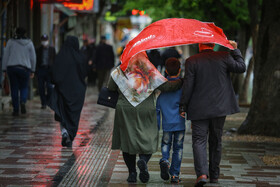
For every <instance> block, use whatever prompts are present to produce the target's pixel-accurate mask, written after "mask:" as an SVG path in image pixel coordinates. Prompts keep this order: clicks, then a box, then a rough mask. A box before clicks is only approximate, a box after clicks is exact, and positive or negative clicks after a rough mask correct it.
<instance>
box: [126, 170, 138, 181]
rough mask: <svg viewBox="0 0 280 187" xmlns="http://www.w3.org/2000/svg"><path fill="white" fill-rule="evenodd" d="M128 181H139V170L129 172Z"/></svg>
mask: <svg viewBox="0 0 280 187" xmlns="http://www.w3.org/2000/svg"><path fill="white" fill-rule="evenodd" d="M127 182H129V183H135V182H137V172H131V173H129V176H128V178H127Z"/></svg>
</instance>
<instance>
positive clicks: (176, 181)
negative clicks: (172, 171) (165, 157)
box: [170, 176, 181, 184]
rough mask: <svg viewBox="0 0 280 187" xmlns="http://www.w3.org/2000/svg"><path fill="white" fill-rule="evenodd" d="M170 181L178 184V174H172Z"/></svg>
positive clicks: (179, 180)
mask: <svg viewBox="0 0 280 187" xmlns="http://www.w3.org/2000/svg"><path fill="white" fill-rule="evenodd" d="M170 182H171V183H177V184H178V183H179V182H181V179H180V178H179V177H178V176H172V177H171V181H170Z"/></svg>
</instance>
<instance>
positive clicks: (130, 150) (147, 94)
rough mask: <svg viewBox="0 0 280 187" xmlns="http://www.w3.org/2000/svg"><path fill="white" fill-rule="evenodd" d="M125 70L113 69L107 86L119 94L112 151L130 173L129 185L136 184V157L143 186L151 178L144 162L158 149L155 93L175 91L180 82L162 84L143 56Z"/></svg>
mask: <svg viewBox="0 0 280 187" xmlns="http://www.w3.org/2000/svg"><path fill="white" fill-rule="evenodd" d="M127 70H128V71H125V72H122V70H121V69H120V68H119V67H118V68H117V69H115V70H114V71H113V72H112V74H111V78H110V80H109V83H108V88H109V90H111V91H118V92H119V98H118V102H117V105H116V111H115V120H114V130H113V138H112V149H119V150H121V151H122V154H123V158H124V161H125V164H126V166H127V168H128V171H129V176H128V178H127V181H128V182H132V183H134V182H136V181H137V172H136V155H139V160H138V161H137V166H138V168H139V170H140V174H139V178H140V180H141V182H143V183H146V182H148V181H149V178H150V175H149V172H148V167H147V163H148V161H149V160H150V158H151V156H152V154H153V153H155V152H156V151H157V148H158V136H159V133H158V127H157V121H156V120H157V114H156V107H155V102H156V101H155V98H156V96H155V90H156V89H158V90H161V91H175V90H177V89H179V88H180V87H181V85H182V81H181V80H174V81H168V82H165V81H166V80H165V79H164V77H163V76H162V75H161V74H160V73H159V72H158V71H157V70H156V68H155V67H154V66H153V65H152V63H151V62H150V61H149V60H148V57H147V56H146V55H144V54H143V53H139V54H137V55H135V56H134V57H132V59H131V61H130V64H129V66H128V68H127ZM149 73H150V74H149ZM159 82H160V84H158V83H159ZM159 85H160V86H159ZM158 86H159V87H158ZM147 88H148V89H149V91H147ZM139 100H141V101H139Z"/></svg>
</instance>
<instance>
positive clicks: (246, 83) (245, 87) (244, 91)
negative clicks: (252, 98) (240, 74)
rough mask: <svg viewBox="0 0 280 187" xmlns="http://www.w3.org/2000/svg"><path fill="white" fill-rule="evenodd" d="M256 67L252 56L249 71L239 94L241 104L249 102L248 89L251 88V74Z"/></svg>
mask: <svg viewBox="0 0 280 187" xmlns="http://www.w3.org/2000/svg"><path fill="white" fill-rule="evenodd" d="M253 67H254V57H252V58H251V60H250V62H249V65H248V67H247V73H246V76H245V78H244V82H243V85H242V89H241V92H240V96H239V103H240V104H248V103H249V102H248V89H249V83H250V76H251V74H252V72H253Z"/></svg>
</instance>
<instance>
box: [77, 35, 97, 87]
mask: <svg viewBox="0 0 280 187" xmlns="http://www.w3.org/2000/svg"><path fill="white" fill-rule="evenodd" d="M95 48H96V47H95V44H94V43H91V44H89V42H88V39H85V40H83V46H82V47H81V49H80V50H81V52H82V53H83V54H84V56H85V58H86V61H87V63H88V85H93V86H95V82H96V70H95V67H94V65H93V63H92V59H93V58H94V55H95Z"/></svg>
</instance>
